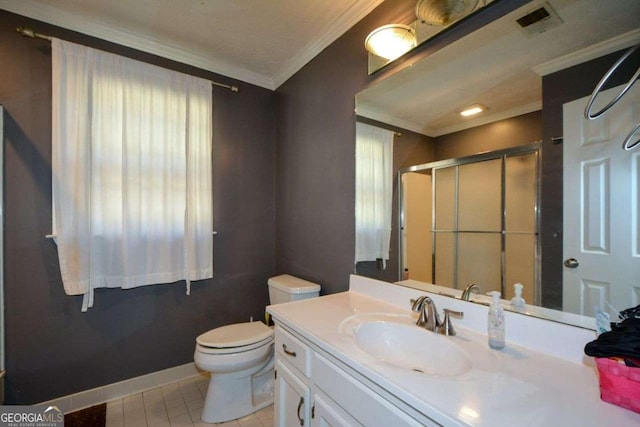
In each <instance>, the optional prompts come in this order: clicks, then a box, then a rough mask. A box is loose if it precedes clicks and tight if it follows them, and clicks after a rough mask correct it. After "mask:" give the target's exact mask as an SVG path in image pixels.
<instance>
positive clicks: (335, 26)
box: [273, 0, 384, 88]
mask: <svg viewBox="0 0 640 427" xmlns="http://www.w3.org/2000/svg"><path fill="white" fill-rule="evenodd" d="M383 1H384V0H375V1H372V2H368V3H367V7H366V8H364V9H362V8H358V7H356V4H353V5H352V6H351V7H350V8H349V10H347V11H346V12H345V13H343V14H342V15H341V16H340V18H338V19H336V20H335V21H333V22H332V23H331V24H329V25H328V26H327V27H326V28H325V29H324V31H322V33H321V37H319V38H318V39H316V40H313V41H312V42H311V43H309V44H308V45H307V46H306V47H305V48H304V49H303V50H302V52H300V53H299V54H298V55H295V56H293V57H292V58H291V59H290V60H289V61H287V62H285V63H284V64H283V65H282V66H281V67H280V68H279V70H278V71H277V72H276V75H275V76H274V78H273V82H274V86H275V87H276V88H278V87H279V86H281V85H282V84H283V83H284V82H286V81H287V80H289V78H290V77H291V76H293V75H294V74H295V73H297V72H298V71H299V70H300V69H301V68H302V67H304V66H305V65H306V64H307V63H309V62H310V61H311V60H312V59H313V58H315V57H316V56H317V55H318V54H319V53H320V52H322V51H323V50H324V49H326V48H327V47H328V46H329V45H331V43H333V42H334V41H336V40H337V39H338V38H340V36H342V35H343V34H344V33H346V32H347V31H348V30H349V29H350V28H351V27H353V26H354V25H355V24H356V23H358V22H360V20H361V19H362V18H364V17H365V16H367V15H368V14H369V13H370V12H371V11H372V10H373V9H375V8H376V7H378V6H379V5H380V4H381V3H382V2H383ZM362 43H363V46H364V40H363V41H362ZM363 52H364V48H363Z"/></svg>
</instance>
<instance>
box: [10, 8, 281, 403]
mask: <svg viewBox="0 0 640 427" xmlns="http://www.w3.org/2000/svg"><path fill="white" fill-rule="evenodd" d="M17 26H29V27H31V28H33V29H34V30H36V31H38V32H41V33H45V34H51V35H54V36H58V37H60V38H64V39H67V40H70V41H74V42H77V43H81V44H84V45H88V46H92V47H97V48H100V49H103V50H107V51H111V52H115V53H118V54H121V55H125V56H130V57H132V58H135V59H138V60H142V61H145V62H149V63H154V64H157V65H160V66H164V67H166V68H171V69H175V70H178V71H183V72H186V73H190V74H194V75H198V76H200V77H204V78H209V79H215V80H219V81H221V82H223V83H235V84H239V86H240V93H237V94H233V93H231V92H230V91H227V90H224V89H219V88H216V89H214V90H213V93H214V142H213V150H214V162H213V174H214V204H215V207H214V226H215V229H216V230H218V231H219V235H218V236H217V237H215V240H214V275H215V278H214V279H213V280H207V281H203V282H197V283H194V284H193V286H192V291H191V296H186V295H185V288H184V286H183V284H182V283H181V284H178V285H159V286H150V287H142V288H138V289H132V290H126V291H123V290H113V289H112V290H105V289H103V290H98V291H97V292H96V296H95V306H94V308H92V309H90V310H89V311H88V312H87V313H81V312H80V305H81V298H80V297H77V296H76V297H71V296H66V295H65V294H64V292H63V287H62V283H61V279H60V272H59V269H58V259H57V252H56V248H55V246H54V244H53V243H52V242H51V241H50V240H47V239H45V238H44V236H45V234H48V233H50V232H51V167H50V165H51V57H50V47H49V43H48V42H46V41H42V40H33V39H27V38H23V37H20V36H18V35H17V34H16V32H15V28H16V27H17ZM0 58H1V63H2V66H1V67H0V104H2V105H4V106H5V107H6V113H5V140H4V150H5V165H4V166H5V167H4V173H5V183H6V184H5V215H6V217H5V218H6V219H5V229H4V230H5V242H4V243H5V259H4V261H5V301H6V352H7V359H6V367H7V387H6V403H8V404H32V403H36V402H40V401H44V400H48V399H51V398H55V397H59V396H63V395H67V394H71V393H75V392H78V391H81V390H86V389H90V388H93V387H97V386H100V385H104V384H109V383H113V382H117V381H120V380H123V379H127V378H130V377H134V376H138V375H142V374H146V373H149V372H153V371H157V370H161V369H165V368H169V367H172V366H176V365H181V364H184V363H189V362H192V361H193V350H194V342H195V337H196V336H197V335H199V334H200V333H202V332H204V331H206V330H208V329H211V328H213V327H216V326H220V325H223V324H228V323H232V322H237V321H247V320H248V319H249V316H254V317H255V318H257V319H261V318H263V313H264V307H265V305H266V304H267V302H268V296H267V287H266V282H267V278H268V277H270V276H271V275H273V273H274V265H275V262H274V229H275V225H274V222H275V202H274V161H275V148H274V140H273V138H274V112H273V110H274V108H273V106H274V103H275V100H274V98H275V95H274V93H273V92H272V91H269V90H265V89H262V88H257V87H254V86H251V85H247V84H243V83H241V82H236V81H233V80H230V79H228V78H225V77H222V76H218V75H214V74H212V73H209V72H205V71H202V70H198V69H195V68H193V67H189V66H185V65H181V64H178V63H175V62H172V61H169V60H166V59H162V58H157V57H154V56H153V55H149V54H145V53H142V52H137V51H135V50H132V49H126V48H123V47H120V46H117V45H114V44H110V43H107V42H104V41H100V40H97V39H93V38H90V37H86V36H82V35H80V34H77V33H73V32H70V31H67V30H63V29H60V28H56V27H53V26H50V25H47V24H44V23H40V22H37V21H32V20H30V19H27V18H23V17H20V16H17V15H13V14H11V13H8V12H4V11H0Z"/></svg>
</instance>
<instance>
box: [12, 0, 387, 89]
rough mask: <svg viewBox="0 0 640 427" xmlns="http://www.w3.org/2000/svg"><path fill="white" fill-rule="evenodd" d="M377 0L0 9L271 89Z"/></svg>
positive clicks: (73, 1) (114, 1) (137, 1)
mask: <svg viewBox="0 0 640 427" xmlns="http://www.w3.org/2000/svg"><path fill="white" fill-rule="evenodd" d="M382 1H383V0H332V1H327V0H266V1H265V0H0V9H5V10H8V11H11V12H15V13H18V14H20V15H24V16H28V17H30V18H34V19H38V20H41V21H45V22H48V23H51V24H54V25H58V26H61V27H64V28H69V29H71V30H74V31H78V32H80V33H84V34H88V35H91V36H94V37H98V38H101V39H105V40H109V41H112V42H114V43H118V44H122V45H125V46H129V47H133V48H135V49H139V50H142V51H146V52H150V53H154V54H157V55H160V56H164V57H167V58H170V59H174V60H177V61H179V62H183V63H187V64H189V65H194V66H196V67H199V68H203V69H206V70H210V71H213V72H216V73H219V74H223V75H226V76H230V77H233V78H236V79H239V80H242V81H245V82H248V83H252V84H255V85H258V86H262V87H266V88H268V89H275V88H277V87H278V86H280V85H281V84H282V83H284V82H285V81H286V80H287V79H288V78H289V77H291V76H292V75H293V74H295V73H296V72H297V71H298V70H299V69H300V68H302V67H303V66H304V65H305V64H306V63H307V62H309V61H310V60H311V59H312V58H313V57H314V56H316V55H317V54H318V53H320V52H321V51H322V50H323V49H324V48H325V47H327V46H328V45H330V44H331V43H332V42H333V41H335V40H336V39H337V38H338V37H340V36H341V35H342V34H344V33H345V32H346V31H347V30H348V29H349V28H351V27H352V26H353V25H354V24H355V23H356V22H358V21H359V20H360V19H362V18H363V17H364V16H366V15H367V14H368V13H369V12H370V11H371V10H372V9H373V8H375V7H376V6H377V5H378V4H380V3H382ZM34 30H36V31H37V29H34ZM363 43H364V42H363ZM363 49H364V47H363Z"/></svg>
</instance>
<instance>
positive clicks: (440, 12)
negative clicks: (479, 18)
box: [416, 0, 478, 26]
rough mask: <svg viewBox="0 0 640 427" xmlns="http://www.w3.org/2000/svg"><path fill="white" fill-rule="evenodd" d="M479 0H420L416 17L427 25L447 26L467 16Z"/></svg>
mask: <svg viewBox="0 0 640 427" xmlns="http://www.w3.org/2000/svg"><path fill="white" fill-rule="evenodd" d="M477 5H478V0H418V3H417V4H416V17H417V18H418V20H419V21H420V22H423V23H425V24H427V25H434V26H445V25H449V24H451V23H452V22H455V21H457V20H458V19H460V18H463V17H465V16H467V15H468V14H469V13H471V12H472V11H473V10H474V9H475V8H476V6H477Z"/></svg>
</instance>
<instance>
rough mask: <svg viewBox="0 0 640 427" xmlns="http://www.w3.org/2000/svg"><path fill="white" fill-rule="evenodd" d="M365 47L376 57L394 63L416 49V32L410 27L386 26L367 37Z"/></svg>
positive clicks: (400, 25)
mask: <svg viewBox="0 0 640 427" xmlns="http://www.w3.org/2000/svg"><path fill="white" fill-rule="evenodd" d="M364 47H365V48H366V49H367V51H369V52H370V53H372V54H374V55H376V56H379V57H381V58H384V59H387V60H389V61H393V60H394V59H396V58H398V57H400V56H402V55H404V54H405V53H406V52H408V51H410V50H411V49H413V48H414V47H416V32H415V30H414V29H413V28H411V27H410V26H408V25H403V24H389V25H385V26H382V27H380V28H376V29H375V30H373V31H372V32H371V34H369V35H368V36H367V38H366V39H365V41H364Z"/></svg>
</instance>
